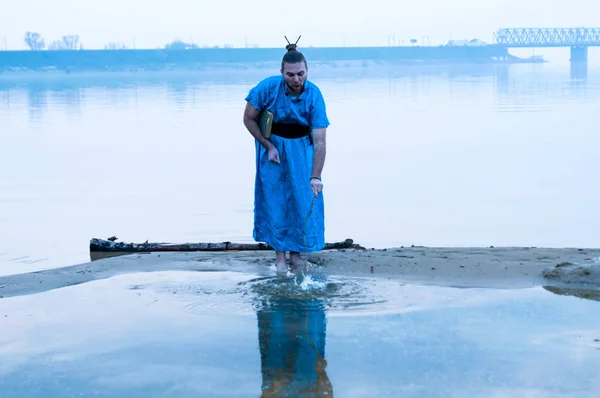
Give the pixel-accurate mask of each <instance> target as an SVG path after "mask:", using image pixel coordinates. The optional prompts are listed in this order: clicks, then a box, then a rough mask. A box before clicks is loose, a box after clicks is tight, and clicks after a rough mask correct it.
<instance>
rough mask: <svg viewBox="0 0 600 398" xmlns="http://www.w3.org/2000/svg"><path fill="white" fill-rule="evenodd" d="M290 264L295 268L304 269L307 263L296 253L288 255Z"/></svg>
mask: <svg viewBox="0 0 600 398" xmlns="http://www.w3.org/2000/svg"><path fill="white" fill-rule="evenodd" d="M290 264H291V265H292V266H293V267H295V268H306V264H307V261H306V260H305V259H303V258H302V257H301V256H300V253H298V252H291V253H290Z"/></svg>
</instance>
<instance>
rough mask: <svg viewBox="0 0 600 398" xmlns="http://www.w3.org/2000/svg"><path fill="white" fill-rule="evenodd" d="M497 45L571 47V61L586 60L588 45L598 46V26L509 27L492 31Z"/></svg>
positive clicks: (599, 30)
mask: <svg viewBox="0 0 600 398" xmlns="http://www.w3.org/2000/svg"><path fill="white" fill-rule="evenodd" d="M494 42H495V43H496V44H498V45H501V46H505V47H510V48H516V47H521V48H523V47H528V48H538V47H571V61H572V62H573V61H587V52H588V51H587V49H588V47H600V28H511V29H500V30H498V31H497V32H495V33H494Z"/></svg>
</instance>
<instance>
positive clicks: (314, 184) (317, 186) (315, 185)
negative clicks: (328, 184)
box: [310, 178, 323, 197]
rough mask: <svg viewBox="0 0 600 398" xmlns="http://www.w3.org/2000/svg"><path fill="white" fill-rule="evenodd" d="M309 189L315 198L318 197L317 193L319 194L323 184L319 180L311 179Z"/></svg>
mask: <svg viewBox="0 0 600 398" xmlns="http://www.w3.org/2000/svg"><path fill="white" fill-rule="evenodd" d="M310 188H311V189H312V191H313V193H314V194H315V197H317V196H318V195H319V192H321V191H322V190H323V183H322V182H321V180H319V179H317V178H311V180H310Z"/></svg>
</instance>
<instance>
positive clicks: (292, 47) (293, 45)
mask: <svg viewBox="0 0 600 398" xmlns="http://www.w3.org/2000/svg"><path fill="white" fill-rule="evenodd" d="M283 37H285V41H287V43H288V44H287V46H285V49H286V50H288V51H295V50H296V47H297V45H298V42H299V41H300V38H301V37H302V35H300V36H298V40H296V42H295V43H294V44H292V43H290V41H289V40H288V38H287V36H283Z"/></svg>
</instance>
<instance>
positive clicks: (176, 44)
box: [24, 32, 230, 51]
mask: <svg viewBox="0 0 600 398" xmlns="http://www.w3.org/2000/svg"><path fill="white" fill-rule="evenodd" d="M24 40H25V44H27V46H28V47H29V49H31V50H32V51H42V50H83V44H82V43H81V42H80V41H79V35H65V36H63V37H61V39H60V40H53V41H52V42H50V43H49V44H48V46H46V41H45V39H44V38H43V37H42V35H41V34H40V33H38V32H26V33H25V37H24ZM227 47H230V46H225V48H227ZM127 48H128V47H127V46H126V45H125V44H123V43H114V42H111V43H108V44H107V45H105V46H104V49H105V50H126V49H127ZM196 48H200V47H199V46H198V45H197V44H194V43H187V42H185V41H183V40H180V39H176V40H173V41H172V42H170V43H167V44H166V45H165V46H164V49H166V50H189V49H196Z"/></svg>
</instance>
